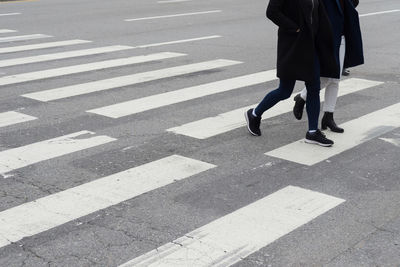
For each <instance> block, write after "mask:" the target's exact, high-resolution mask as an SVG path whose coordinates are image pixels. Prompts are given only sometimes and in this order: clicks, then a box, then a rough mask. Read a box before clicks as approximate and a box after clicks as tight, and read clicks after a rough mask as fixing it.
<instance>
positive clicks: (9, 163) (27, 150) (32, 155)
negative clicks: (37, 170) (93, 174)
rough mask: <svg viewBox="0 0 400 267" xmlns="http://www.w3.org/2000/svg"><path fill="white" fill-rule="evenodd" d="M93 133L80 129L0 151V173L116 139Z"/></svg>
mask: <svg viewBox="0 0 400 267" xmlns="http://www.w3.org/2000/svg"><path fill="white" fill-rule="evenodd" d="M93 135H95V133H94V132H90V131H80V132H76V133H72V134H68V135H64V136H61V137H57V138H53V139H49V140H45V141H41V142H38V143H34V144H30V145H26V146H22V147H17V148H12V149H9V150H5V151H1V152H0V174H4V173H8V172H10V171H13V170H16V169H19V168H23V167H26V166H29V165H32V164H35V163H38V162H41V161H44V160H49V159H52V158H55V157H60V156H63V155H66V154H70V153H73V152H76V151H80V150H84V149H87V148H91V147H95V146H99V145H103V144H106V143H109V142H112V141H115V140H116V139H115V138H111V137H108V136H101V135H100V136H93ZM85 137H86V138H85Z"/></svg>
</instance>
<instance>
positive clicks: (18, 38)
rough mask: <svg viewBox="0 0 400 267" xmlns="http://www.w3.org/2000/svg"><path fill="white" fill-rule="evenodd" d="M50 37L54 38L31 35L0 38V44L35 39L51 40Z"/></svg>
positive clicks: (43, 35)
mask: <svg viewBox="0 0 400 267" xmlns="http://www.w3.org/2000/svg"><path fill="white" fill-rule="evenodd" d="M49 37H52V36H50V35H45V34H30V35H20V36H9V37H0V43H8V42H17V41H26V40H33V39H41V38H49Z"/></svg>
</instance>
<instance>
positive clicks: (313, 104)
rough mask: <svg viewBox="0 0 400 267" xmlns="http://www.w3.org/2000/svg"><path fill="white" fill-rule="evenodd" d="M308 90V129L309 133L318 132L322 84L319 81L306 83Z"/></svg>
mask: <svg viewBox="0 0 400 267" xmlns="http://www.w3.org/2000/svg"><path fill="white" fill-rule="evenodd" d="M306 88H307V100H306V103H307V104H306V110H307V115H308V129H309V131H316V130H318V118H319V111H320V98H319V91H320V83H319V79H318V81H317V80H314V81H311V82H306Z"/></svg>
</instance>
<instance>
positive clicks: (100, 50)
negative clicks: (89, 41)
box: [0, 45, 132, 67]
mask: <svg viewBox="0 0 400 267" xmlns="http://www.w3.org/2000/svg"><path fill="white" fill-rule="evenodd" d="M127 49H132V47H130V46H122V45H114V46H105V47H97V48H90V49H83V50H75V51H68V52H60V53H54V54H47V55H38V56H32V57H23V58H13V59H7V60H0V67H9V66H16V65H23V64H30V63H38V62H45V61H51V60H58V59H66V58H74V57H82V56H90V55H98V54H105V53H111V52H116V51H123V50H127Z"/></svg>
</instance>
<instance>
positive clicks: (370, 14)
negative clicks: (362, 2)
mask: <svg viewBox="0 0 400 267" xmlns="http://www.w3.org/2000/svg"><path fill="white" fill-rule="evenodd" d="M394 12H400V9H393V10H387V11H381V12H374V13H367V14H362V15H360V17H368V16H374V15H381V14H387V13H394Z"/></svg>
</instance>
